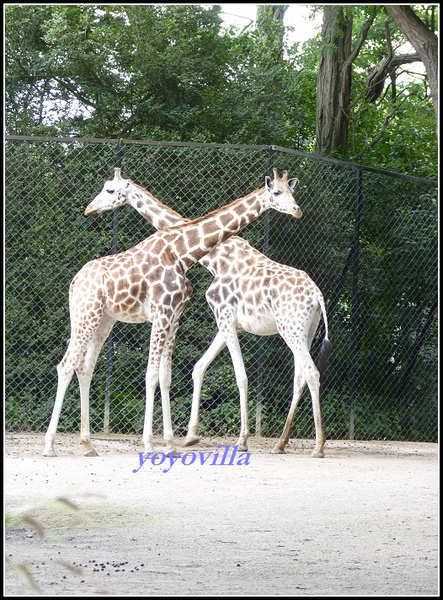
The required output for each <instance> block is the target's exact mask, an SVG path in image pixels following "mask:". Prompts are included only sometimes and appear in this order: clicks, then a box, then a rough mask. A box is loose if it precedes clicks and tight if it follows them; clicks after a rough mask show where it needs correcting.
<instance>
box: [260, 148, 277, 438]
mask: <svg viewBox="0 0 443 600" xmlns="http://www.w3.org/2000/svg"><path fill="white" fill-rule="evenodd" d="M275 151H276V147H275V146H270V147H269V154H268V176H269V177H272V169H273V168H274V160H275ZM269 212H270V211H269V210H267V211H266V213H265V231H264V236H263V249H262V251H263V254H265V255H266V256H267V255H268V251H269ZM264 344H265V338H264V337H263V336H259V338H258V385H257V405H256V412H255V435H256V436H260V435H261V411H262V401H263V362H264Z"/></svg>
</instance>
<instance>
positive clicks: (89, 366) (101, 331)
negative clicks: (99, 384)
mask: <svg viewBox="0 0 443 600" xmlns="http://www.w3.org/2000/svg"><path fill="white" fill-rule="evenodd" d="M114 323H115V319H113V318H112V317H110V316H109V315H107V314H106V313H104V314H103V317H102V320H101V321H100V325H99V326H98V328H97V329H96V330H95V332H94V335H93V336H92V338H91V341H90V342H89V344H88V346H87V350H86V353H85V355H84V357H83V360H82V361H81V363H80V365H79V366H78V367H77V369H76V373H77V378H78V383H79V387H80V403H81V432H80V439H81V442H82V444H83V446H84V449H85V454H84V455H85V456H88V457H90V456H98V454H97V451H96V450H95V448H94V447H93V445H92V443H91V434H90V426H89V388H90V385H91V379H92V375H93V373H94V368H95V365H96V363H97V358H98V355H99V354H100V350H101V349H102V347H103V344H104V343H105V341H106V340H107V338H108V336H109V333H110V332H111V329H112V328H113V326H114Z"/></svg>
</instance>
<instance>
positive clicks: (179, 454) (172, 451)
mask: <svg viewBox="0 0 443 600" xmlns="http://www.w3.org/2000/svg"><path fill="white" fill-rule="evenodd" d="M166 454H167V455H168V456H170V455H171V454H172V458H178V457H179V456H181V455H182V453H181V452H178V450H170V451H169V452H167V453H166Z"/></svg>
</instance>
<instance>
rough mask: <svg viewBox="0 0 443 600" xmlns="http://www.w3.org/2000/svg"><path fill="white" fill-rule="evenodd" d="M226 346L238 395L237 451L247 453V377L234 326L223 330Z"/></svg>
mask: <svg viewBox="0 0 443 600" xmlns="http://www.w3.org/2000/svg"><path fill="white" fill-rule="evenodd" d="M223 331H224V336H225V340H226V345H227V346H228V348H229V352H230V354H231V359H232V364H233V365H234V371H235V379H236V382H237V387H238V391H239V395H240V415H241V426H240V436H239V438H238V442H237V445H238V449H239V450H241V451H242V452H247V451H248V437H249V419H248V377H247V375H246V369H245V364H244V362H243V356H242V353H241V349H240V343H239V341H238V336H237V331H236V329H235V326H234V324H230V326H229V328H223Z"/></svg>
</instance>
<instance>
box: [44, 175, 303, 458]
mask: <svg viewBox="0 0 443 600" xmlns="http://www.w3.org/2000/svg"><path fill="white" fill-rule="evenodd" d="M120 181H121V180H120ZM110 183H111V184H115V183H118V182H115V181H114V182H110ZM294 184H295V181H289V182H288V181H287V177H283V178H282V179H280V178H279V177H278V174H277V173H275V177H274V180H273V181H271V179H270V178H269V177H266V178H265V186H264V187H263V188H260V189H259V190H256V191H255V192H252V193H251V194H249V195H248V196H245V197H244V198H239V199H237V200H235V201H234V202H232V203H231V204H228V205H226V206H223V207H222V208H219V209H218V210H215V211H213V212H211V213H209V214H208V215H206V216H204V217H200V218H198V219H194V220H193V221H188V222H184V223H182V224H179V225H176V226H175V227H171V228H169V229H166V230H163V231H158V232H157V233H155V234H153V235H152V236H150V237H149V238H147V239H146V240H144V241H143V242H141V243H140V244H137V245H136V246H134V247H133V248H130V249H129V250H126V251H125V252H121V253H119V254H114V255H112V256H105V257H103V258H99V259H97V260H92V261H90V262H88V263H87V264H86V265H84V267H83V268H82V269H81V270H80V271H79V272H78V273H77V275H76V276H75V277H74V279H73V280H72V282H71V285H70V288H69V310H70V317H71V338H70V341H69V346H68V349H67V351H66V353H65V355H64V357H63V359H62V360H61V362H60V363H59V365H58V366H57V372H58V384H57V395H56V399H55V404H54V409H53V412H52V417H51V421H50V423H49V427H48V430H47V432H46V436H45V448H44V451H43V454H44V456H55V451H54V439H55V434H56V431H57V425H58V420H59V417H60V412H61V408H62V404H63V399H64V396H65V393H66V389H67V387H68V385H69V383H70V381H71V379H72V376H73V374H74V371H76V373H77V377H78V380H79V385H80V398H81V441H82V442H83V445H84V447H85V450H86V456H97V453H96V451H95V449H94V447H93V446H92V443H91V439H90V430H89V386H90V382H91V378H92V373H93V370H94V366H95V363H96V361H97V357H98V354H99V352H100V349H101V348H102V346H103V343H104V341H105V340H106V338H107V337H108V335H109V333H110V331H111V329H112V327H113V325H114V323H115V322H116V321H117V320H118V321H124V322H128V323H146V322H147V321H148V322H151V323H152V329H151V339H150V348H149V359H148V367H147V371H146V411H145V421H144V428H143V443H144V447H145V453H148V452H152V451H153V431H152V421H153V406H154V392H155V389H156V387H157V384H158V382H160V390H161V398H162V410H163V434H164V439H165V442H166V446H167V448H168V452H174V451H175V447H174V439H173V437H174V436H173V431H172V423H171V414H170V412H171V411H170V403H169V389H170V385H171V358H172V349H173V345H174V339H175V335H176V332H177V328H178V323H179V318H180V315H181V313H182V312H183V310H184V308H185V306H186V304H187V302H188V300H189V298H190V297H191V294H192V286H191V284H190V282H189V281H188V279H187V278H186V272H187V271H188V269H190V268H191V267H192V266H193V265H195V263H196V262H197V261H199V260H200V259H201V258H203V256H205V254H207V253H208V252H210V251H211V250H212V249H213V248H215V246H217V245H218V244H220V243H222V242H224V241H226V240H227V239H228V238H230V237H231V236H232V235H234V234H235V233H236V232H237V231H239V230H240V229H242V228H243V227H246V225H248V223H251V222H252V221H254V220H255V219H256V218H257V217H258V216H259V215H261V214H262V213H263V212H264V211H265V210H267V209H268V208H274V209H275V210H278V211H280V212H283V213H288V214H290V215H292V216H294V217H297V218H299V217H301V216H302V212H301V210H300V208H299V206H298V205H297V203H296V201H295V200H294V197H293V195H292V191H293V185H294ZM128 185H129V184H128ZM121 192H122V190H121V189H120V187H118V186H117V187H116V188H115V189H114V190H112V189H109V186H108V189H107V192H102V194H103V193H109V195H111V194H115V193H119V194H120V193H121Z"/></svg>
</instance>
